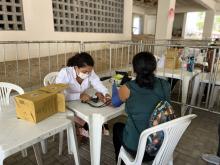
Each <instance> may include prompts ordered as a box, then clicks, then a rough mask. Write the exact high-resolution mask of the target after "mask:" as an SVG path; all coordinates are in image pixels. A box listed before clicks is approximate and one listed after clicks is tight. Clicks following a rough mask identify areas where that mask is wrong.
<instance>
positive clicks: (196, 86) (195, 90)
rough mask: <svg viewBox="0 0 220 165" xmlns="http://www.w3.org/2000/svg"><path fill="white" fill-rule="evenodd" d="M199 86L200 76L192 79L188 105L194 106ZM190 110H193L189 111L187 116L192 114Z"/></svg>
mask: <svg viewBox="0 0 220 165" xmlns="http://www.w3.org/2000/svg"><path fill="white" fill-rule="evenodd" d="M199 84H200V76H199V75H198V76H196V77H195V79H194V85H193V92H192V98H191V102H190V104H191V105H193V106H195V105H196V96H197V93H198V91H199ZM192 110H193V108H190V109H189V114H191V113H192Z"/></svg>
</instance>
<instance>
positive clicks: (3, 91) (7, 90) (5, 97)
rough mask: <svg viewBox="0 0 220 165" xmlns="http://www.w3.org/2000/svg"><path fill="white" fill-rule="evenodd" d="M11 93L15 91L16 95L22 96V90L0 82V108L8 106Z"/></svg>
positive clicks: (13, 85)
mask: <svg viewBox="0 0 220 165" xmlns="http://www.w3.org/2000/svg"><path fill="white" fill-rule="evenodd" d="M12 91H16V92H17V93H18V94H20V95H21V94H24V90H23V89H22V88H21V87H19V86H17V85H15V84H11V83H7V82H0V107H1V106H7V105H9V104H10V94H11V92H12Z"/></svg>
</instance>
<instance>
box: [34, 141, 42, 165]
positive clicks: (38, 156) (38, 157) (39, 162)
mask: <svg viewBox="0 0 220 165" xmlns="http://www.w3.org/2000/svg"><path fill="white" fill-rule="evenodd" d="M33 149H34V154H35V157H36V160H37V165H43V161H42V158H41V152H40V149H39V145H38V143H37V144H34V145H33Z"/></svg>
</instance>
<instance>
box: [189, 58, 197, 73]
mask: <svg viewBox="0 0 220 165" xmlns="http://www.w3.org/2000/svg"><path fill="white" fill-rule="evenodd" d="M194 65H195V57H194V56H190V57H188V64H187V71H188V72H193V70H194Z"/></svg>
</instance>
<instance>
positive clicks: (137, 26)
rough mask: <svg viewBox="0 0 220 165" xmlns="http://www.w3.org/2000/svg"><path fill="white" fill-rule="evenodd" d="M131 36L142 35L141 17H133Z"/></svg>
mask: <svg viewBox="0 0 220 165" xmlns="http://www.w3.org/2000/svg"><path fill="white" fill-rule="evenodd" d="M132 28H133V29H132V33H133V34H142V33H143V18H142V16H141V15H133V26H132Z"/></svg>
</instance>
